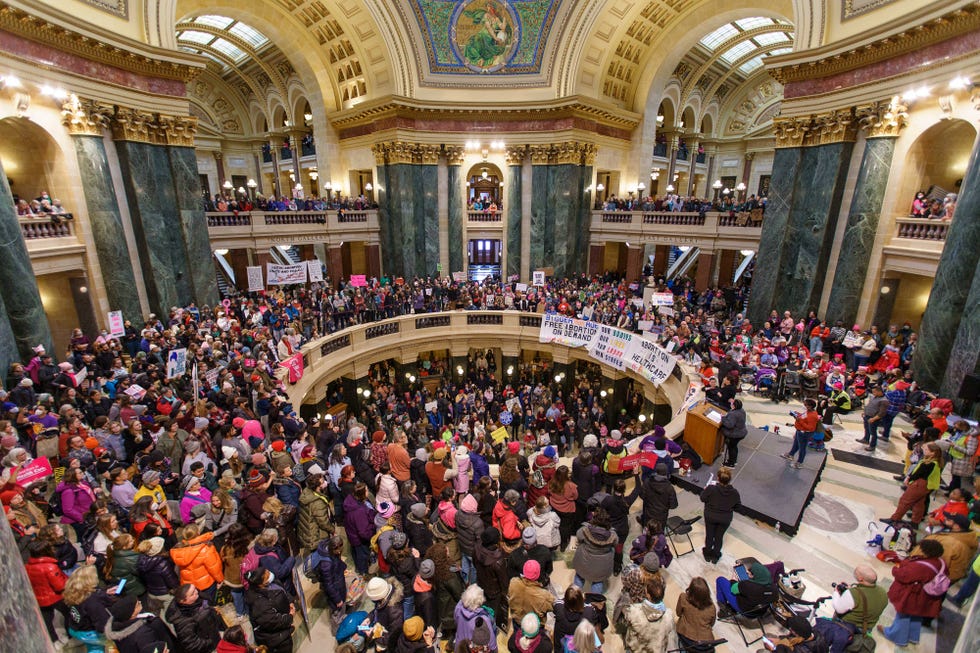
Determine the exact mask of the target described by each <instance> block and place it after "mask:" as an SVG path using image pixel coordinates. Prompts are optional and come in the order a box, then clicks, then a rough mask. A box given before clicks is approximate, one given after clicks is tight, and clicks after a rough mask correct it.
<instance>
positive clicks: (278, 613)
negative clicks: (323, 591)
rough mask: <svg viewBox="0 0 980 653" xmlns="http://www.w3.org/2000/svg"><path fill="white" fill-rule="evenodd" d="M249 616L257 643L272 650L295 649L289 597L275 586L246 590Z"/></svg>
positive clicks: (271, 652) (271, 651)
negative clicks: (293, 647)
mask: <svg viewBox="0 0 980 653" xmlns="http://www.w3.org/2000/svg"><path fill="white" fill-rule="evenodd" d="M245 602H246V603H247V604H248V613H249V619H250V620H251V622H252V629H253V630H254V632H255V643H256V644H259V645H263V646H268V647H269V652H270V653H273V652H278V651H283V650H285V651H292V650H293V649H292V646H293V642H292V638H293V615H291V614H289V596H288V595H287V594H286V592H285V591H284V590H283V589H282V588H280V587H277V586H276V585H269V586H268V587H261V588H257V587H250V588H249V589H248V590H246V592H245Z"/></svg>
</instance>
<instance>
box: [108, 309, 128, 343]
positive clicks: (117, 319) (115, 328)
mask: <svg viewBox="0 0 980 653" xmlns="http://www.w3.org/2000/svg"><path fill="white" fill-rule="evenodd" d="M109 335H110V336H112V337H114V338H119V337H122V336H124V335H126V323H125V321H124V320H123V314H122V311H109Z"/></svg>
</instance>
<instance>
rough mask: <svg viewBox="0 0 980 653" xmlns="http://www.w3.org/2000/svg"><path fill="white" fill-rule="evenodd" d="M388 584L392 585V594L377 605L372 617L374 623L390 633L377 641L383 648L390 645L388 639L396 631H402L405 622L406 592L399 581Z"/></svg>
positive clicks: (390, 581)
mask: <svg viewBox="0 0 980 653" xmlns="http://www.w3.org/2000/svg"><path fill="white" fill-rule="evenodd" d="M388 582H389V583H391V594H389V595H388V598H387V599H385V600H384V601H383V602H381V603H377V604H375V606H374V610H373V611H372V612H371V615H370V618H371V621H372V622H373V623H378V624H381V625H382V626H383V627H384V629H385V630H387V631H388V634H387V635H384V636H382V637H381V638H380V639H378V640H375V641H376V642H377V643H379V644H381V645H382V646H383V645H385V644H387V643H388V637H389V635H391V634H392V632H394V631H395V630H396V629H397V630H398V631H401V629H402V624H403V623H404V621H405V611H404V608H403V607H402V601H404V600H405V590H404V588H403V587H402V584H401V583H399V582H398V581H397V580H394V579H391V580H389V581H388Z"/></svg>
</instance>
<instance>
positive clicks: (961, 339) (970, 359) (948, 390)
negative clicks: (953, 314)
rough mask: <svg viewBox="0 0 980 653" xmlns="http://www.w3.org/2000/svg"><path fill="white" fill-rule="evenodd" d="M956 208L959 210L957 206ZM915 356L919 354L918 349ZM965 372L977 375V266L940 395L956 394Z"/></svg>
mask: <svg viewBox="0 0 980 653" xmlns="http://www.w3.org/2000/svg"><path fill="white" fill-rule="evenodd" d="M956 210H957V212H959V206H957V209H956ZM915 355H916V357H918V355H919V352H918V350H916V353H915ZM967 374H980V265H978V266H977V269H976V272H974V274H973V283H972V284H970V294H969V295H967V297H966V306H965V307H964V309H963V317H962V318H961V319H960V327H959V329H957V330H956V339H955V340H953V347H952V349H950V354H949V364H948V365H947V366H946V374H945V375H944V376H943V383H942V386H940V388H939V393H940V396H943V397H951V398H954V399H955V398H956V397H958V396H959V391H960V384H962V383H963V378H964V377H965V376H966V375H967Z"/></svg>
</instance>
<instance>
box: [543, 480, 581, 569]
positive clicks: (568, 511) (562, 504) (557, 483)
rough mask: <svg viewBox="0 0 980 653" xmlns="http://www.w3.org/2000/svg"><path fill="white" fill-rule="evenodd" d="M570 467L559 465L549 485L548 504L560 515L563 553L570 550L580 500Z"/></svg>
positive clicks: (559, 530)
mask: <svg viewBox="0 0 980 653" xmlns="http://www.w3.org/2000/svg"><path fill="white" fill-rule="evenodd" d="M570 477H571V471H570V470H569V469H568V465H559V466H558V468H557V469H556V470H555V475H554V476H553V477H552V478H551V482H550V483H549V484H548V490H549V495H548V502H549V503H550V504H551V507H552V509H553V510H554V511H555V512H556V513H557V514H558V520H559V526H558V532H559V533H560V535H561V542H560V543H559V548H560V549H561V551H562V552H564V551H565V549H567V548H568V544H569V542H571V540H572V531H574V530H575V501H576V500H577V499H578V486H577V485H575V483H574V482H572V480H571V478H570Z"/></svg>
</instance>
